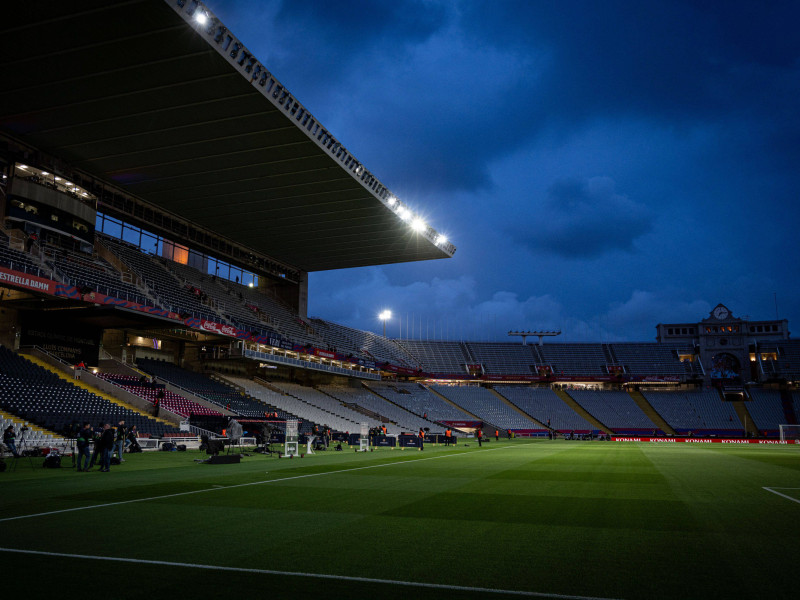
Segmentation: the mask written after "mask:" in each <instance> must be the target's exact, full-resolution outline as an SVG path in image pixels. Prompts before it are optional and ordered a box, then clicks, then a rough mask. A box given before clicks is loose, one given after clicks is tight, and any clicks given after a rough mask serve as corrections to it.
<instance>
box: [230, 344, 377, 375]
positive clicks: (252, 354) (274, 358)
mask: <svg viewBox="0 0 800 600" xmlns="http://www.w3.org/2000/svg"><path fill="white" fill-rule="evenodd" d="M243 355H244V356H245V357H246V358H252V359H255V360H262V361H265V362H273V363H279V364H282V365H291V366H297V367H302V368H303V369H311V370H312V371H324V372H326V373H336V374H338V375H346V376H347V377H358V378H360V379H374V380H376V381H380V378H381V376H380V373H370V372H367V371H356V370H354V369H344V368H342V367H337V366H335V365H327V364H324V363H316V362H311V361H306V360H300V359H299V358H292V357H291V356H283V355H281V354H268V353H266V352H258V351H256V350H248V349H245V350H244V352H243Z"/></svg>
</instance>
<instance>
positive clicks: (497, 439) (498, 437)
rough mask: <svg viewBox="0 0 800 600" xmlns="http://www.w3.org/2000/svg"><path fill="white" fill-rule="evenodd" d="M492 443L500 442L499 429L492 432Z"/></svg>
mask: <svg viewBox="0 0 800 600" xmlns="http://www.w3.org/2000/svg"><path fill="white" fill-rule="evenodd" d="M494 441H495V442H499V441H500V430H499V429H495V430H494Z"/></svg>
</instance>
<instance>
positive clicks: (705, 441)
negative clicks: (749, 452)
mask: <svg viewBox="0 0 800 600" xmlns="http://www.w3.org/2000/svg"><path fill="white" fill-rule="evenodd" d="M611 439H612V440H613V441H615V442H654V443H658V444H675V443H686V444H800V440H784V441H781V440H746V439H736V438H727V439H725V438H660V437H620V436H611Z"/></svg>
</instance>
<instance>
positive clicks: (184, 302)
mask: <svg viewBox="0 0 800 600" xmlns="http://www.w3.org/2000/svg"><path fill="white" fill-rule="evenodd" d="M98 239H99V241H100V242H101V243H102V244H103V245H104V246H105V247H106V248H107V249H108V250H110V251H111V252H112V253H113V254H114V255H115V256H117V258H119V259H120V260H121V261H122V262H123V263H124V264H126V265H127V266H128V268H130V269H131V271H133V272H135V273H137V274H138V276H139V277H140V278H141V279H142V281H143V282H144V284H145V285H146V286H147V288H148V290H150V293H151V294H152V295H153V297H155V298H158V302H159V304H160V305H161V307H163V308H165V309H167V310H170V311H172V312H175V313H178V314H187V315H190V316H192V317H195V318H197V319H206V320H208V321H220V320H221V318H220V316H219V314H217V312H216V311H215V310H214V308H213V307H211V306H210V305H209V304H208V303H203V301H202V299H201V298H200V296H199V295H198V294H196V293H194V292H192V291H191V290H189V288H188V287H186V286H185V285H184V284H183V283H181V282H180V281H179V280H178V278H177V277H176V276H175V275H174V274H172V273H170V272H169V271H168V270H167V269H166V267H165V264H166V260H165V259H163V258H156V257H151V256H149V255H147V254H145V253H144V252H142V251H141V250H140V249H139V248H137V247H136V246H134V245H132V244H128V243H127V242H123V241H121V240H118V239H115V238H112V237H108V236H98Z"/></svg>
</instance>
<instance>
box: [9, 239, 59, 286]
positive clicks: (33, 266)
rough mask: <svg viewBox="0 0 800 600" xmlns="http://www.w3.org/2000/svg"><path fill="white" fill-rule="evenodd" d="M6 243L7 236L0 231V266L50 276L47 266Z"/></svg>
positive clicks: (47, 277) (40, 275) (39, 275)
mask: <svg viewBox="0 0 800 600" xmlns="http://www.w3.org/2000/svg"><path fill="white" fill-rule="evenodd" d="M8 243H9V240H8V237H7V236H6V235H5V234H4V233H3V232H1V231H0V267H5V268H6V269H11V270H12V271H19V272H21V273H27V274H28V275H36V276H37V277H44V278H46V279H51V278H52V272H51V269H50V268H49V267H47V266H45V265H44V264H42V263H40V262H39V261H38V260H36V259H35V258H33V257H32V256H31V255H30V254H28V253H26V252H21V251H20V250H15V249H13V248H10V247H9V246H8Z"/></svg>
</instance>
